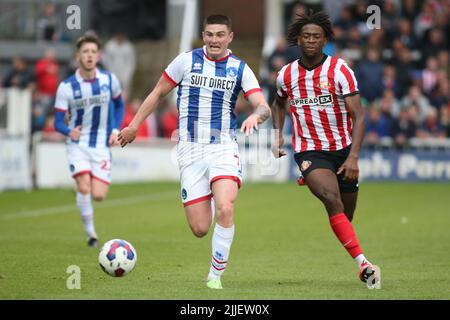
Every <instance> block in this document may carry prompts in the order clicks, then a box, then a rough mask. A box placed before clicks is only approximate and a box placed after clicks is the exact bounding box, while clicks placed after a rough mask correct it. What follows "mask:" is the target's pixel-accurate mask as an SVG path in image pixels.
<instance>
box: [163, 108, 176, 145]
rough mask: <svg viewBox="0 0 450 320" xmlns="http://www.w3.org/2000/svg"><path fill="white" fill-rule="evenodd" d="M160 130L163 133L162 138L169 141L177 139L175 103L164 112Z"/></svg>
mask: <svg viewBox="0 0 450 320" xmlns="http://www.w3.org/2000/svg"><path fill="white" fill-rule="evenodd" d="M161 129H162V132H163V137H164V138H168V139H171V138H172V137H174V139H177V138H176V137H177V134H176V132H175V131H176V130H177V129H178V108H177V104H176V103H172V104H170V106H169V109H168V110H167V111H166V112H164V114H163V115H162V117H161Z"/></svg>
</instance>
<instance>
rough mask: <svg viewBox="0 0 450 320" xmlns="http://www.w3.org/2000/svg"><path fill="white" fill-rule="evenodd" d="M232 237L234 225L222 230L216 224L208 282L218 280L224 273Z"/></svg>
mask: <svg viewBox="0 0 450 320" xmlns="http://www.w3.org/2000/svg"><path fill="white" fill-rule="evenodd" d="M233 237H234V225H233V226H232V227H231V228H224V227H222V226H220V225H219V224H218V223H216V226H215V228H214V234H213V237H212V257H211V267H210V269H209V274H208V280H213V279H220V276H221V275H222V273H223V272H224V271H225V268H226V266H227V262H228V256H229V254H230V248H231V243H232V242H233Z"/></svg>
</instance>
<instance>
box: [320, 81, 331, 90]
mask: <svg viewBox="0 0 450 320" xmlns="http://www.w3.org/2000/svg"><path fill="white" fill-rule="evenodd" d="M317 87H318V88H320V89H322V90H328V89H330V87H331V84H330V83H329V82H328V81H322V82H319V84H318V85H317Z"/></svg>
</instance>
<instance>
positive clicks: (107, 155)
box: [55, 36, 124, 246]
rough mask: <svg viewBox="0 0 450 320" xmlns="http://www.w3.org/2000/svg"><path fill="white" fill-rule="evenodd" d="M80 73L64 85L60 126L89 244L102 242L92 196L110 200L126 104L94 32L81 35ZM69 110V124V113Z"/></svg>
mask: <svg viewBox="0 0 450 320" xmlns="http://www.w3.org/2000/svg"><path fill="white" fill-rule="evenodd" d="M76 47H77V51H76V59H77V62H78V64H79V68H78V69H77V70H76V72H75V74H73V75H72V76H71V77H69V78H67V79H66V80H64V81H62V82H61V83H60V84H59V87H58V91H57V93H56V101H55V129H56V130H57V131H59V132H60V133H62V134H64V135H65V136H67V142H66V145H67V157H68V160H69V168H70V171H71V174H72V177H73V178H74V179H75V181H76V184H77V196H76V202H77V206H78V208H79V210H80V214H81V219H82V221H83V228H84V230H85V232H86V235H87V238H88V245H89V246H98V237H97V234H96V232H95V228H94V210H93V207H92V201H91V198H93V199H94V200H97V201H102V200H103V199H105V197H106V194H107V192H108V186H109V184H110V183H111V152H110V149H109V147H110V146H114V145H118V140H117V134H118V133H119V129H120V126H121V123H122V118H123V113H124V104H123V100H122V95H121V89H120V85H119V81H118V80H117V78H116V76H115V75H114V74H112V73H110V72H107V71H103V70H99V69H97V62H98V60H99V50H100V42H99V40H98V39H97V38H96V37H94V36H83V37H81V38H80V39H78V41H77V44H76ZM66 113H68V119H69V120H68V124H66V123H65V115H66Z"/></svg>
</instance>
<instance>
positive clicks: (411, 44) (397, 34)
mask: <svg viewBox="0 0 450 320" xmlns="http://www.w3.org/2000/svg"><path fill="white" fill-rule="evenodd" d="M393 36H394V38H396V39H399V40H400V42H401V43H402V44H403V45H404V46H405V47H407V48H409V49H411V50H412V49H416V48H417V47H418V41H417V38H416V36H415V34H414V32H413V30H412V25H411V22H410V21H409V20H408V19H406V18H402V19H400V20H399V21H398V26H396V28H395V29H394V30H393Z"/></svg>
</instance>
